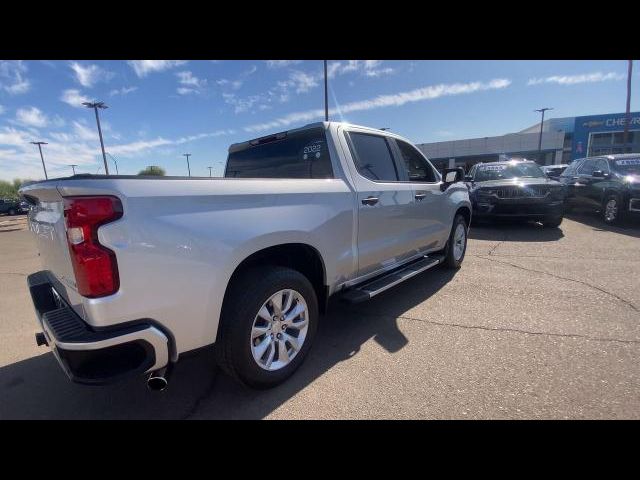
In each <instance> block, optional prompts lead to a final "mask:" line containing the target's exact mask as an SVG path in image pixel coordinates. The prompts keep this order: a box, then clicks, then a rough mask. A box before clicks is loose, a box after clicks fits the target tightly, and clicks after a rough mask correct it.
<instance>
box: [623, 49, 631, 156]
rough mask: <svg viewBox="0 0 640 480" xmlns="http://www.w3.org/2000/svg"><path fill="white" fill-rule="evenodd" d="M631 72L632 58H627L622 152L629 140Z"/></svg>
mask: <svg viewBox="0 0 640 480" xmlns="http://www.w3.org/2000/svg"><path fill="white" fill-rule="evenodd" d="M632 72H633V60H629V70H628V73H627V112H626V116H625V122H624V140H623V143H624V145H623V146H622V153H627V143H628V142H629V124H630V123H631V73H632Z"/></svg>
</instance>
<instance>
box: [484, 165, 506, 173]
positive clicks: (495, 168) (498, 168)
mask: <svg viewBox="0 0 640 480" xmlns="http://www.w3.org/2000/svg"><path fill="white" fill-rule="evenodd" d="M480 168H481V169H482V170H485V171H488V172H499V171H501V170H504V169H505V168H507V166H506V165H482V166H481V167H480Z"/></svg>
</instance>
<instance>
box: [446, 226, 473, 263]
mask: <svg viewBox="0 0 640 480" xmlns="http://www.w3.org/2000/svg"><path fill="white" fill-rule="evenodd" d="M467 233H468V227H467V222H466V221H465V219H464V217H463V216H462V215H461V214H457V215H456V217H455V218H454V220H453V227H452V228H451V233H450V234H449V241H448V242H447V249H446V252H445V259H444V262H443V263H444V265H445V266H446V267H447V268H460V266H461V265H462V261H463V260H464V254H465V253H466V251H467Z"/></svg>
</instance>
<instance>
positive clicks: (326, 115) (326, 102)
mask: <svg viewBox="0 0 640 480" xmlns="http://www.w3.org/2000/svg"><path fill="white" fill-rule="evenodd" d="M327 86H328V83H327V61H326V60H324V121H325V122H328V121H329V96H328V93H327Z"/></svg>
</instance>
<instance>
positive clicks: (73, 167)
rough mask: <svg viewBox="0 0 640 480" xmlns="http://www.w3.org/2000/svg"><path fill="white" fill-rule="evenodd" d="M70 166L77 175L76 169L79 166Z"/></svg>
mask: <svg viewBox="0 0 640 480" xmlns="http://www.w3.org/2000/svg"><path fill="white" fill-rule="evenodd" d="M69 166H70V167H71V168H72V169H73V174H74V175H75V174H76V167H77V166H78V165H75V164H71V165H69Z"/></svg>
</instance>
